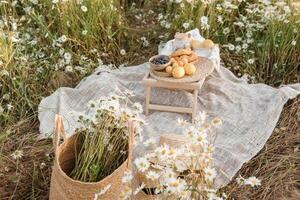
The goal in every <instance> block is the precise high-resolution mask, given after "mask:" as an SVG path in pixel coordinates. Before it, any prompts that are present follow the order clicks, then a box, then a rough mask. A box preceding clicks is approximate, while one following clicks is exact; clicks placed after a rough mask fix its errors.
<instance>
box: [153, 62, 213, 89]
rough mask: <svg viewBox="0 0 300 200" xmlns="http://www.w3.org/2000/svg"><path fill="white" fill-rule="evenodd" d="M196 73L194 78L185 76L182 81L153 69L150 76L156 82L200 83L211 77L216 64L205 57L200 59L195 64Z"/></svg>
mask: <svg viewBox="0 0 300 200" xmlns="http://www.w3.org/2000/svg"><path fill="white" fill-rule="evenodd" d="M195 66H196V68H197V69H196V72H195V74H194V75H192V76H184V77H183V78H180V79H175V78H173V77H171V76H170V75H168V73H167V72H163V71H156V70H154V69H153V68H150V75H151V76H152V77H153V78H155V79H156V80H160V81H165V82H172V83H190V82H196V81H200V80H202V79H205V78H206V77H207V76H208V75H210V74H211V73H212V72H213V71H214V64H213V62H212V61H211V60H209V59H208V58H204V57H199V61H198V62H197V63H195Z"/></svg>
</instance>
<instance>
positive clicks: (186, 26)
mask: <svg viewBox="0 0 300 200" xmlns="http://www.w3.org/2000/svg"><path fill="white" fill-rule="evenodd" d="M182 26H183V28H184V29H188V28H189V26H190V24H189V23H188V22H185V23H183V24H182Z"/></svg>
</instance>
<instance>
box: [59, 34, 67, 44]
mask: <svg viewBox="0 0 300 200" xmlns="http://www.w3.org/2000/svg"><path fill="white" fill-rule="evenodd" d="M67 40H68V38H67V36H65V35H62V36H61V37H59V38H58V40H57V41H58V42H60V43H65V42H66V41H67Z"/></svg>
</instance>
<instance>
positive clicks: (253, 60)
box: [247, 58, 255, 65]
mask: <svg viewBox="0 0 300 200" xmlns="http://www.w3.org/2000/svg"><path fill="white" fill-rule="evenodd" d="M247 62H248V63H249V64H251V65H252V64H253V63H254V62H255V59H254V58H250V59H248V60H247Z"/></svg>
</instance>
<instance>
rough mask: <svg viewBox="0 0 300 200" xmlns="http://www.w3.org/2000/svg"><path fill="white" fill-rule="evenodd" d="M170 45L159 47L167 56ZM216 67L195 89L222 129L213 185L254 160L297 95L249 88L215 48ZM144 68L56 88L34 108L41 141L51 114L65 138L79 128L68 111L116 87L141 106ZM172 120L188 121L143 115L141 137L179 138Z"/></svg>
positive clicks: (290, 89)
mask: <svg viewBox="0 0 300 200" xmlns="http://www.w3.org/2000/svg"><path fill="white" fill-rule="evenodd" d="M191 33H192V36H193V37H194V38H196V39H200V40H201V39H203V38H202V37H201V36H200V34H199V31H198V30H197V29H196V30H192V31H191ZM171 51H172V41H169V42H168V43H167V44H166V45H165V46H164V47H162V48H161V49H160V53H164V54H169V53H170V52H171ZM206 56H207V57H208V58H210V59H211V60H212V61H213V62H214V64H215V70H214V72H213V74H212V75H211V76H209V77H208V78H207V80H206V81H205V83H204V85H203V87H202V88H201V90H200V91H199V96H198V108H199V109H200V110H204V111H206V113H207V114H208V116H210V117H216V116H217V117H220V118H221V119H222V121H223V125H222V128H221V129H219V130H218V133H217V138H216V140H215V144H214V147H215V151H214V154H213V158H214V162H215V166H216V168H217V169H219V172H222V173H218V176H217V179H216V182H215V184H216V187H217V188H219V187H221V186H224V185H225V184H227V183H228V182H229V181H230V180H231V179H232V177H233V176H234V175H235V174H236V173H237V172H238V170H239V169H240V168H241V166H242V165H243V164H244V163H245V162H247V161H249V160H250V159H251V158H252V157H253V156H255V155H256V154H257V153H258V152H259V151H260V150H261V149H262V147H263V146H264V144H265V143H266V141H267V139H268V138H269V137H270V135H271V134H272V132H273V129H274V128H275V126H276V123H277V121H278V119H279V116H280V113H281V111H282V108H283V106H284V104H285V103H286V102H287V101H288V100H289V99H292V98H295V97H296V96H297V95H298V94H299V93H300V84H299V83H298V84H293V85H286V86H282V87H280V88H273V87H270V86H268V85H265V84H248V83H247V81H246V79H243V78H237V77H236V76H235V75H234V74H233V73H232V72H231V71H229V70H228V69H226V68H225V67H224V66H223V65H222V64H220V56H219V48H218V47H217V46H216V47H215V48H214V49H213V50H212V53H211V54H209V55H206ZM148 70H149V63H144V64H141V65H137V66H132V67H125V68H120V69H116V70H111V71H108V70H102V69H98V70H96V71H95V73H93V74H91V75H90V76H88V77H86V78H85V79H83V80H82V81H81V82H80V83H79V84H78V85H77V87H75V88H59V89H58V90H57V91H56V92H54V93H53V94H52V95H50V96H49V97H46V98H44V99H43V100H42V101H41V103H40V105H39V120H40V133H41V137H48V136H49V135H51V134H52V132H53V125H54V116H55V114H56V113H57V112H58V113H60V114H61V115H62V116H63V118H64V124H65V130H66V134H67V135H68V136H70V135H71V134H72V133H73V132H74V130H75V128H76V127H77V126H78V124H77V122H76V120H75V119H73V118H72V115H71V114H70V112H71V111H76V112H85V110H86V108H87V107H86V106H87V103H88V102H89V101H90V100H93V99H97V98H99V97H101V96H105V95H107V94H109V93H111V92H113V91H114V90H115V89H116V88H118V89H120V90H124V89H128V90H131V91H133V92H134V93H135V97H133V98H132V100H133V101H135V102H140V103H141V104H144V99H145V94H144V87H143V85H142V84H141V81H142V78H143V77H144V76H145V74H146V72H147V71H148ZM152 101H153V102H154V103H158V104H164V105H177V106H185V107H186V106H191V103H192V95H191V94H190V93H188V92H185V91H170V90H167V89H158V88H156V89H153V91H152ZM177 118H184V119H186V120H188V121H190V116H189V115H186V114H178V113H170V112H158V111H155V112H154V111H153V112H150V115H148V116H147V117H145V119H146V122H147V125H146V126H144V127H143V136H144V139H148V138H150V137H152V138H155V139H156V141H157V143H158V141H159V139H160V136H161V135H163V134H170V133H172V134H182V132H181V129H180V128H179V127H178V126H177ZM145 151H146V149H145V147H143V146H142V145H138V146H136V148H135V154H134V155H135V156H136V155H141V154H143V153H145Z"/></svg>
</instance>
